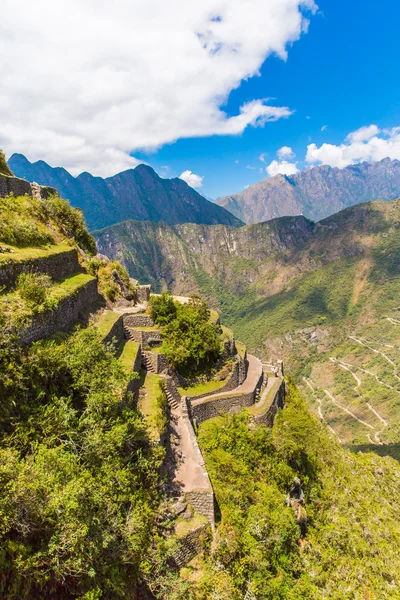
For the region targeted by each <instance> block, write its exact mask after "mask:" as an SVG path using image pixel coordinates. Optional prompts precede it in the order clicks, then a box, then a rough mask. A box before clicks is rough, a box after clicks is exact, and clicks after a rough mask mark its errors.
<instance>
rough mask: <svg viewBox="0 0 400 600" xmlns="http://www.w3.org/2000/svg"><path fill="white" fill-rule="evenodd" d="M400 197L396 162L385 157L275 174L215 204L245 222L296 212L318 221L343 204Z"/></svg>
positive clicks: (343, 205)
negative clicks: (378, 159) (291, 173)
mask: <svg viewBox="0 0 400 600" xmlns="http://www.w3.org/2000/svg"><path fill="white" fill-rule="evenodd" d="M399 195H400V161H398V160H390V159H389V158H385V159H383V160H381V161H380V162H372V163H368V162H363V163H361V164H359V165H352V166H349V167H346V168H344V169H338V168H336V167H335V168H331V167H329V166H328V165H321V166H317V167H313V168H310V169H304V170H303V171H300V172H299V173H297V174H296V175H292V176H287V175H275V176H274V177H269V178H267V179H263V180H262V181H260V182H259V183H256V184H254V185H251V186H250V187H248V188H247V189H245V190H243V191H242V192H238V193H237V194H232V195H230V196H224V197H222V198H218V199H217V200H216V203H217V204H218V205H219V206H223V207H224V208H226V209H227V210H229V211H230V212H232V213H233V214H234V215H236V216H237V217H238V218H239V219H241V220H242V221H244V222H245V223H259V222H262V221H267V220H269V219H273V218H275V217H282V216H286V215H300V214H302V215H304V216H306V217H307V218H309V219H311V220H313V221H319V220H321V219H324V218H326V217H328V216H330V215H332V214H334V213H337V212H339V211H340V210H343V209H344V208H346V207H347V206H352V205H354V204H359V203H362V202H367V201H370V200H379V199H383V200H393V199H395V198H397V197H398V196H399Z"/></svg>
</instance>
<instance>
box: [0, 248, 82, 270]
mask: <svg viewBox="0 0 400 600" xmlns="http://www.w3.org/2000/svg"><path fill="white" fill-rule="evenodd" d="M0 245H1V246H2V247H3V248H10V250H12V252H1V253H0V266H1V264H2V263H7V262H10V261H15V262H27V261H31V260H32V261H34V260H35V259H38V258H46V256H52V255H53V254H61V253H62V252H68V251H71V250H73V249H74V247H73V246H71V245H70V244H67V243H62V244H54V245H50V244H49V245H48V246H40V247H37V248H32V247H31V246H30V247H29V248H17V247H16V246H10V245H8V244H3V243H1V244H0Z"/></svg>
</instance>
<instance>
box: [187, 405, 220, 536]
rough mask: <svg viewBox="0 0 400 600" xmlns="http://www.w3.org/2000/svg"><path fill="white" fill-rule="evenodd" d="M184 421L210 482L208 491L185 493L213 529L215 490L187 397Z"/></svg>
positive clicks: (189, 501)
mask: <svg viewBox="0 0 400 600" xmlns="http://www.w3.org/2000/svg"><path fill="white" fill-rule="evenodd" d="M181 410H182V419H183V422H184V424H185V426H186V427H187V430H188V432H189V437H190V441H191V443H192V446H193V448H194V451H195V453H196V455H197V460H198V463H199V464H200V465H201V467H202V468H203V471H204V475H205V477H206V480H207V482H208V485H207V489H195V490H191V491H189V492H185V496H186V499H187V501H188V503H189V504H192V506H193V507H194V508H195V510H196V512H197V513H199V514H200V515H204V516H205V517H207V519H208V521H209V523H210V524H211V527H212V529H214V526H215V498H214V490H213V488H212V485H211V481H210V478H209V476H208V473H207V469H206V465H205V462H204V458H203V455H202V453H201V450H200V447H199V444H198V442H197V438H196V434H195V432H194V429H193V425H192V422H191V420H190V417H189V404H188V402H187V399H186V398H185V397H183V398H182V401H181Z"/></svg>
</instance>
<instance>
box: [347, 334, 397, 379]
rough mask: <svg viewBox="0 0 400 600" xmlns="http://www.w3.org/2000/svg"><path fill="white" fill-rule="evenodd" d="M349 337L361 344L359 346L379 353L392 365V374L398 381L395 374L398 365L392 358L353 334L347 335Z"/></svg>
mask: <svg viewBox="0 0 400 600" xmlns="http://www.w3.org/2000/svg"><path fill="white" fill-rule="evenodd" d="M349 338H350V339H351V340H353V341H354V342H357V343H358V344H361V346H364V348H368V349H369V350H371V351H372V352H375V354H379V355H380V356H382V358H384V359H385V360H386V361H387V362H388V363H389V364H390V365H392V367H393V376H394V377H396V379H398V380H399V381H400V377H399V376H398V374H397V371H398V367H397V365H396V363H395V362H393V361H392V359H391V358H389V357H388V356H387V355H386V354H385V353H384V352H381V351H380V350H376V349H375V348H373V347H372V346H370V345H369V344H368V343H365V342H363V341H362V340H360V339H359V338H356V337H355V336H354V335H349Z"/></svg>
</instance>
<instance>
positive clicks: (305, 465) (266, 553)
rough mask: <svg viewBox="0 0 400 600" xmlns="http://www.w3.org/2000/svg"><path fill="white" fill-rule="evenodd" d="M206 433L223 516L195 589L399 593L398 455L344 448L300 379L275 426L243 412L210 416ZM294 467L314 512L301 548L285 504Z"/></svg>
mask: <svg viewBox="0 0 400 600" xmlns="http://www.w3.org/2000/svg"><path fill="white" fill-rule="evenodd" d="M199 441H200V444H201V446H202V449H203V452H204V453H205V458H206V464H207V468H208V471H209V473H210V476H211V479H212V482H213V486H214V489H215V493H216V496H217V500H218V504H219V507H220V509H221V515H222V516H221V523H220V524H219V525H218V528H217V532H216V537H215V545H214V548H213V553H212V555H211V557H210V558H209V559H208V560H206V562H205V564H204V565H203V575H202V578H201V579H200V581H199V583H198V584H197V586H196V588H197V589H196V592H197V598H200V599H201V600H206V599H208V598H211V597H218V598H222V599H224V600H225V598H226V600H228V599H229V598H237V599H238V600H239V599H241V598H243V597H245V595H246V593H248V594H249V595H250V597H252V598H254V599H255V600H278V599H279V600H297V599H298V598H302V599H305V600H308V599H309V600H311V599H312V600H323V599H324V598H329V599H330V600H343V599H344V598H346V599H353V600H366V599H370V598H379V599H380V600H381V599H382V600H386V599H388V600H389V599H393V600H394V599H395V598H396V597H397V596H396V586H397V585H398V573H399V569H400V560H399V557H398V553H397V550H396V548H397V547H398V543H399V541H400V526H399V523H398V517H397V515H398V510H399V509H400V505H399V500H398V493H396V490H398V489H399V487H398V486H399V485H400V473H399V471H398V465H397V464H396V463H395V462H394V461H393V460H391V459H386V458H383V459H382V458H380V457H377V456H374V455H354V454H353V455H351V454H350V453H349V452H347V451H346V450H343V449H341V448H340V446H339V445H338V444H337V443H336V441H335V440H334V439H333V438H332V437H331V436H329V434H327V432H326V430H324V428H322V427H321V426H320V425H319V424H317V423H316V421H315V420H314V419H313V418H312V417H311V416H310V414H309V413H308V411H307V409H306V407H305V404H304V401H303V400H302V398H301V397H300V396H299V394H298V393H297V391H296V390H295V389H294V388H293V387H291V392H290V395H289V397H288V399H287V405H286V408H285V409H284V410H282V411H280V412H279V413H278V415H277V418H276V421H275V424H274V427H273V429H272V430H268V429H267V428H265V427H264V426H259V427H256V428H255V429H251V428H249V426H248V417H247V416H246V414H245V413H242V414H241V415H238V416H225V417H220V418H218V419H214V420H211V421H207V422H205V423H203V424H202V425H201V426H200V431H199ZM295 475H296V476H299V477H300V479H301V481H302V486H303V490H304V493H305V498H306V510H307V515H308V528H307V534H306V538H305V542H304V543H303V544H302V548H301V547H300V546H299V544H298V539H299V527H298V525H297V524H296V523H295V520H294V516H293V513H292V511H291V510H290V509H289V508H287V507H286V503H285V494H286V493H287V491H288V488H289V485H290V483H291V481H292V480H293V477H294V476H295Z"/></svg>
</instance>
